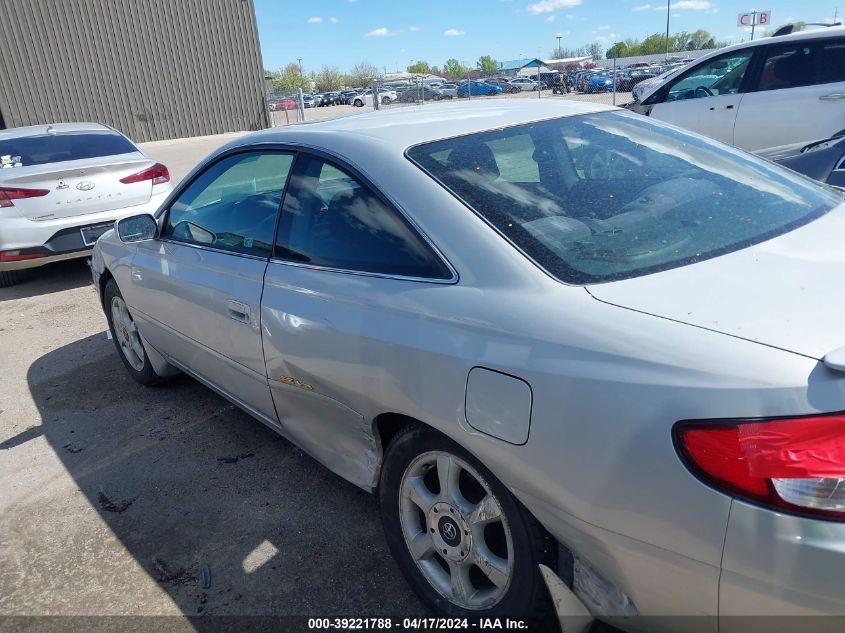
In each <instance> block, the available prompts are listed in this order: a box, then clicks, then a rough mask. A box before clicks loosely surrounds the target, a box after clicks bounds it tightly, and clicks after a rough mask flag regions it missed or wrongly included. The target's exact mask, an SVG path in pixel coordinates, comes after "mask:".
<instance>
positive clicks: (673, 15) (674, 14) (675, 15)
mask: <svg viewBox="0 0 845 633" xmlns="http://www.w3.org/2000/svg"><path fill="white" fill-rule="evenodd" d="M672 17H673V18H679V17H681V14H680V13H673V14H672Z"/></svg>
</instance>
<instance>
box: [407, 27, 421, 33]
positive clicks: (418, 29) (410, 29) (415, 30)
mask: <svg viewBox="0 0 845 633" xmlns="http://www.w3.org/2000/svg"><path fill="white" fill-rule="evenodd" d="M408 30H409V31H413V32H414V33H416V32H417V31H421V30H422V29H421V28H420V27H418V26H412V27H411V28H409V29H408Z"/></svg>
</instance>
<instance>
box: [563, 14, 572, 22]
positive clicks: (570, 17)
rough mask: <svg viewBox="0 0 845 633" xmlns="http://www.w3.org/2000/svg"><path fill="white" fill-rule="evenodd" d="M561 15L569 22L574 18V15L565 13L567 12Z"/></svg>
mask: <svg viewBox="0 0 845 633" xmlns="http://www.w3.org/2000/svg"><path fill="white" fill-rule="evenodd" d="M563 17H565V18H566V19H567V20H569V21H570V22H571V21H572V20H574V19H575V16H574V15H572V14H571V13H567V14H566V15H565V16H563Z"/></svg>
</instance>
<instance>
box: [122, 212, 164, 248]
mask: <svg viewBox="0 0 845 633" xmlns="http://www.w3.org/2000/svg"><path fill="white" fill-rule="evenodd" d="M116 230H117V236H118V237H119V238H120V241H121V242H143V241H144V240H151V239H153V238H156V237H158V224H157V223H156V219H155V218H154V217H153V216H151V215H150V214H148V213H142V214H141V215H133V216H130V217H128V218H123V219H122V220H118V221H117V227H116Z"/></svg>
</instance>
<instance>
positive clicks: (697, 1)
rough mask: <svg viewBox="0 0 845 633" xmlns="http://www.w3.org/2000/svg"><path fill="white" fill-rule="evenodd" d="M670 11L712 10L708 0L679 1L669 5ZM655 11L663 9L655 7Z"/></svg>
mask: <svg viewBox="0 0 845 633" xmlns="http://www.w3.org/2000/svg"><path fill="white" fill-rule="evenodd" d="M669 8H670V9H677V10H678V11H710V10H711V9H713V8H714V7H713V3H712V2H708V0H680V1H679V2H675V3H673V4H671V5H669ZM655 9H661V10H662V9H663V7H655Z"/></svg>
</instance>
